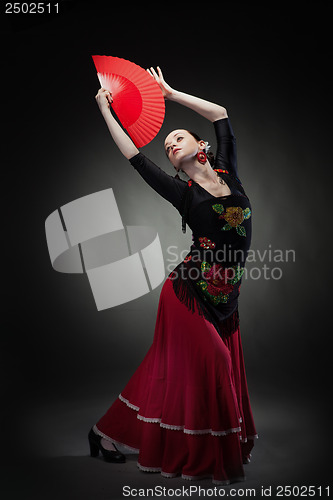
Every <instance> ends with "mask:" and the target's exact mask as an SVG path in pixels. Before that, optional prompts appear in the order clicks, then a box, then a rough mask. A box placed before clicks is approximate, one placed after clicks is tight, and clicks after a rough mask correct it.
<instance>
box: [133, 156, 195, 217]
mask: <svg viewBox="0 0 333 500" xmlns="http://www.w3.org/2000/svg"><path fill="white" fill-rule="evenodd" d="M130 163H131V164H132V165H133V167H134V168H135V170H137V171H138V172H139V174H140V175H141V177H142V178H143V179H144V180H145V181H146V182H147V184H149V186H151V187H152V188H153V189H154V190H155V191H156V192H157V193H158V194H160V195H161V196H162V197H163V198H165V199H166V200H167V201H169V202H170V203H172V205H173V206H174V207H175V208H176V209H177V210H178V211H180V210H181V206H182V198H183V195H184V193H185V190H186V187H187V183H186V182H185V181H182V180H181V179H176V178H175V177H172V175H169V174H167V173H165V172H164V171H163V170H162V169H160V168H159V167H158V166H157V165H155V163H153V162H152V161H151V160H149V158H146V156H144V155H143V154H142V153H138V154H137V155H135V156H133V157H132V158H131V159H130Z"/></svg>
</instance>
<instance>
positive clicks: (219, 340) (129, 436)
mask: <svg viewBox="0 0 333 500" xmlns="http://www.w3.org/2000/svg"><path fill="white" fill-rule="evenodd" d="M148 72H149V73H150V75H151V76H152V77H153V78H155V80H156V81H157V83H158V84H159V86H160V88H161V90H162V93H163V95H164V98H165V99H168V100H169V101H174V102H177V103H179V104H182V105H184V106H186V107H188V108H191V109H192V110H193V111H195V112H197V113H199V114H200V115H202V116H203V117H204V118H206V119H207V120H209V121H211V122H212V123H213V126H214V129H215V134H216V139H217V152H216V155H215V158H214V157H213V155H212V154H211V153H207V149H208V148H207V143H206V142H205V141H204V140H202V139H200V137H198V136H197V135H196V134H195V133H193V132H189V131H188V130H183V129H177V130H174V131H173V132H171V133H170V134H169V135H168V136H167V137H166V139H165V143H164V147H165V152H166V155H167V157H168V159H169V160H170V162H171V163H172V165H173V166H174V168H175V169H176V171H177V172H179V171H183V172H185V173H186V174H187V175H188V177H189V179H190V180H189V181H188V182H185V181H183V180H181V179H180V178H179V176H178V174H177V175H176V176H175V177H173V176H170V175H168V174H166V173H165V172H164V171H163V170H161V169H160V168H159V167H157V166H156V165H155V164H154V163H153V162H152V161H150V160H149V159H148V158H146V157H145V156H144V155H143V154H142V153H140V152H139V151H138V149H137V148H136V146H135V145H134V143H133V142H132V140H131V139H130V138H129V136H128V135H127V134H126V133H125V132H124V131H123V129H122V128H121V127H120V126H119V125H118V123H117V121H116V120H115V119H114V117H113V116H112V114H111V113H110V109H109V107H110V104H111V103H112V102H113V100H112V95H111V93H110V92H108V91H107V90H105V89H104V88H101V89H100V90H99V91H98V93H97V95H96V101H97V104H98V106H99V108H100V111H101V113H102V116H103V118H104V119H105V121H106V124H107V126H108V128H109V131H110V133H111V136H112V138H113V140H114V141H115V143H116V144H117V146H118V147H119V149H120V151H121V153H122V154H123V155H124V156H125V157H126V158H127V159H128V160H129V161H130V163H131V164H132V166H133V167H134V168H135V169H136V170H137V171H138V172H139V174H140V175H141V177H143V179H144V180H145V181H146V182H147V183H148V184H149V185H150V186H151V187H152V188H153V189H154V190H155V191H156V192H157V193H159V194H160V195H161V196H162V197H163V198H165V199H166V200H167V201H169V202H170V203H172V205H173V206H174V207H175V208H176V209H177V210H178V212H179V213H180V215H181V217H182V227H183V231H184V232H185V230H186V224H187V225H188V226H189V228H190V229H191V230H192V233H193V244H192V246H191V248H190V250H189V253H188V255H187V256H186V258H185V259H184V261H183V262H181V263H180V264H179V265H178V266H177V267H176V268H175V269H174V271H173V272H172V273H171V274H170V275H169V276H168V278H167V279H166V281H165V283H164V285H163V288H162V291H161V295H160V301H159V306H158V313H157V320H156V327H155V334H154V339H153V343H152V345H151V347H150V349H149V350H148V352H147V354H146V356H145V358H144V360H143V361H142V363H141V365H140V366H139V367H138V369H137V370H136V371H135V373H134V375H133V376H132V378H131V379H130V380H129V382H128V384H127V385H126V387H125V388H124V390H123V391H122V392H121V394H120V395H119V397H118V398H117V399H116V401H115V402H114V403H113V404H112V406H111V407H110V408H109V410H108V411H107V412H106V413H105V415H104V416H102V418H101V419H100V420H99V421H98V422H97V423H96V424H95V425H94V426H93V428H92V429H91V430H90V432H89V444H90V452H91V456H97V455H98V454H99V452H101V453H102V454H103V456H104V458H105V460H107V461H110V462H116V463H120V462H124V461H125V455H123V454H122V453H120V452H119V451H118V449H117V448H116V445H117V444H123V445H126V446H127V447H128V448H130V449H132V450H133V449H134V450H136V451H138V452H139V455H138V467H139V468H140V469H141V470H143V471H147V472H160V473H161V474H162V476H164V477H175V476H178V475H181V476H182V477H183V478H184V479H200V478H203V477H211V478H212V480H213V482H214V483H216V484H228V483H229V482H231V481H237V480H242V479H244V469H243V464H244V463H248V462H249V461H250V456H251V450H252V448H253V444H254V438H255V437H257V434H256V429H255V426H254V422H253V416H252V411H251V406H250V402H249V394H248V388H247V382H246V375H245V369H244V359H243V352H242V345H241V338H240V330H239V317H238V296H239V289H240V284H241V279H242V274H243V272H244V266H245V260H246V255H247V252H248V250H249V246H250V240H251V206H250V202H249V199H248V197H247V196H246V194H245V191H244V188H243V187H242V184H241V182H240V180H239V179H238V173H237V164H236V144H235V137H234V134H233V131H232V128H231V125H230V121H229V118H228V115H227V111H226V109H225V108H224V107H222V106H219V105H217V104H213V103H211V102H208V101H205V100H203V99H200V98H197V97H194V96H191V95H188V94H185V93H182V92H179V91H176V90H174V89H173V88H171V87H170V86H169V85H168V84H167V83H166V82H165V80H164V78H163V75H162V72H161V70H160V68H157V72H156V71H155V70H154V69H153V68H151V69H150V70H148Z"/></svg>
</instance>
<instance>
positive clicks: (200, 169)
mask: <svg viewBox="0 0 333 500" xmlns="http://www.w3.org/2000/svg"><path fill="white" fill-rule="evenodd" d="M182 170H183V171H184V172H185V173H186V174H187V175H188V176H189V178H190V179H192V180H193V181H194V182H197V183H198V184H211V183H214V184H215V183H218V182H219V181H218V178H217V175H216V173H215V172H214V170H213V169H212V167H211V165H210V163H209V161H208V160H207V161H206V163H205V164H204V165H202V164H201V163H199V162H198V161H195V162H194V163H191V164H189V165H186V166H185V168H183V169H182Z"/></svg>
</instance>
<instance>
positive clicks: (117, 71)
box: [92, 56, 165, 148]
mask: <svg viewBox="0 0 333 500" xmlns="http://www.w3.org/2000/svg"><path fill="white" fill-rule="evenodd" d="M92 58H93V61H94V64H95V67H96V70H97V76H98V79H99V81H100V84H101V86H102V87H103V88H105V89H107V90H109V91H110V92H112V99H113V103H112V105H111V106H112V108H113V110H114V112H115V113H116V115H117V116H118V118H119V120H120V122H121V123H122V125H123V126H124V128H125V129H126V130H127V131H128V133H129V135H130V137H131V139H132V140H133V142H134V144H135V145H136V146H137V147H138V148H139V147H142V146H145V145H146V144H148V143H149V142H150V141H151V140H152V139H154V137H155V136H156V135H157V133H158V132H159V130H160V128H161V126H162V123H163V120H164V114H165V104H164V97H163V94H162V91H161V89H160V87H159V85H158V83H157V82H156V81H155V80H154V78H152V77H151V75H149V73H147V71H145V70H144V69H143V68H141V67H140V66H138V65H137V64H134V63H132V62H130V61H127V60H126V59H120V58H119V57H112V56H92Z"/></svg>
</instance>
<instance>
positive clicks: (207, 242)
mask: <svg viewBox="0 0 333 500" xmlns="http://www.w3.org/2000/svg"><path fill="white" fill-rule="evenodd" d="M199 241H200V246H201V247H203V248H205V249H208V248H215V247H216V243H214V241H211V240H209V239H208V238H207V237H206V236H203V237H200V238H199Z"/></svg>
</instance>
